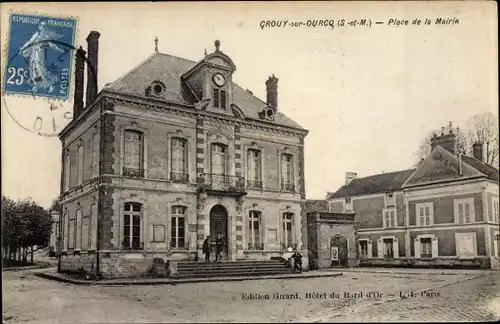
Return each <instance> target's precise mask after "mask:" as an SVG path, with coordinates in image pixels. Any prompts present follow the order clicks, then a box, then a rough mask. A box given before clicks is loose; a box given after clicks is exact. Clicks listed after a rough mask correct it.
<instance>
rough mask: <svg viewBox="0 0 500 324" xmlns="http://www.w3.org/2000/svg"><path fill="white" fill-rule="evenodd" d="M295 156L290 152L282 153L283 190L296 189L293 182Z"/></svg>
mask: <svg viewBox="0 0 500 324" xmlns="http://www.w3.org/2000/svg"><path fill="white" fill-rule="evenodd" d="M293 183H294V181H293V156H292V155H290V154H282V155H281V190H283V191H295V185H294V184H293Z"/></svg>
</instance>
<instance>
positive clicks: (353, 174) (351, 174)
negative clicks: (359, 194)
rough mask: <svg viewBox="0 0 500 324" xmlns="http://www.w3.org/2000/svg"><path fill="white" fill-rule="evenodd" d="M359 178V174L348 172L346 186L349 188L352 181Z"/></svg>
mask: <svg viewBox="0 0 500 324" xmlns="http://www.w3.org/2000/svg"><path fill="white" fill-rule="evenodd" d="M357 176H358V174H357V173H355V172H346V173H345V185H346V186H347V185H348V184H349V183H351V181H352V180H354V179H356V177H357Z"/></svg>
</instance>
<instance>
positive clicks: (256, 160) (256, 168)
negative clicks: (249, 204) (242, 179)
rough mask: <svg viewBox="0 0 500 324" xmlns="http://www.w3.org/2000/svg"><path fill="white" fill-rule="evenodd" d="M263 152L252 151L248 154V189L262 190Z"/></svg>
mask: <svg viewBox="0 0 500 324" xmlns="http://www.w3.org/2000/svg"><path fill="white" fill-rule="evenodd" d="M261 173H262V169H261V152H260V151H259V150H255V149H250V150H248V152H247V179H248V187H250V188H256V189H262V179H261Z"/></svg>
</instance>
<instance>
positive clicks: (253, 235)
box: [248, 210, 263, 250]
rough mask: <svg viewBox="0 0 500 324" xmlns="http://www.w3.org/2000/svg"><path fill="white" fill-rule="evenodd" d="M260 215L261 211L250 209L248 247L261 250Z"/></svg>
mask: <svg viewBox="0 0 500 324" xmlns="http://www.w3.org/2000/svg"><path fill="white" fill-rule="evenodd" d="M260 215H261V213H260V212H259V211H254V210H252V211H250V213H249V215H248V249H249V250H261V249H262V248H263V247H262V245H261V238H260Z"/></svg>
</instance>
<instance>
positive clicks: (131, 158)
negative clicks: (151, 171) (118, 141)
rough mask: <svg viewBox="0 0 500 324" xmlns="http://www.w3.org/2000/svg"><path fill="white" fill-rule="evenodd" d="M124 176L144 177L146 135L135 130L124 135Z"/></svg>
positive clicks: (127, 131)
mask: <svg viewBox="0 0 500 324" xmlns="http://www.w3.org/2000/svg"><path fill="white" fill-rule="evenodd" d="M124 143H125V147H124V152H123V155H124V164H123V175H125V176H131V177H144V135H143V134H142V132H139V131H135V130H126V131H125V135H124Z"/></svg>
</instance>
